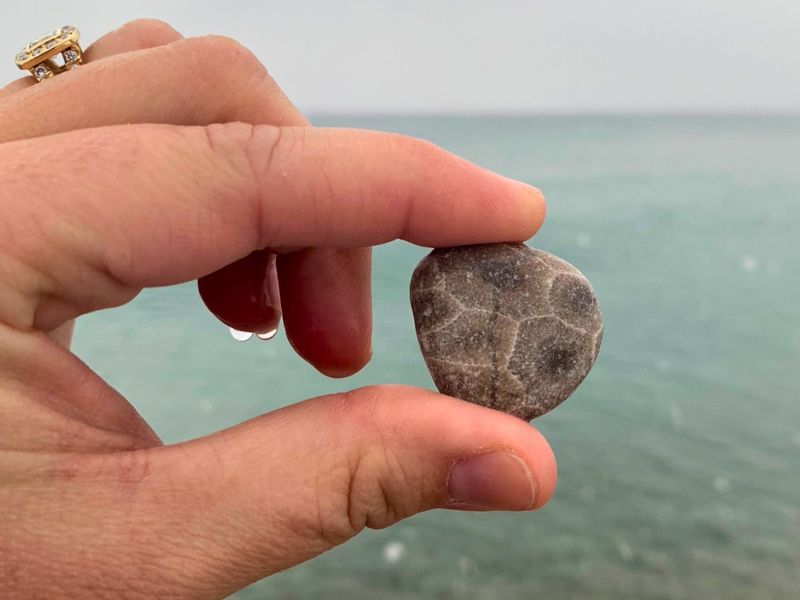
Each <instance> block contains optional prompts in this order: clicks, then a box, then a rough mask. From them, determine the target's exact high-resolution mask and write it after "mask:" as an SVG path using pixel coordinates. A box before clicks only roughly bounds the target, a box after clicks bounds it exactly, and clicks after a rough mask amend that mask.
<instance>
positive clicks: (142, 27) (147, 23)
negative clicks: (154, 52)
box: [119, 19, 182, 48]
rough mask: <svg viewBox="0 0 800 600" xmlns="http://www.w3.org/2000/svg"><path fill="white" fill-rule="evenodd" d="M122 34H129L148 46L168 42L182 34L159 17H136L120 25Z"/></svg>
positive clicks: (144, 45)
mask: <svg viewBox="0 0 800 600" xmlns="http://www.w3.org/2000/svg"><path fill="white" fill-rule="evenodd" d="M119 31H120V32H121V33H122V34H124V35H131V36H133V37H135V38H137V39H138V40H139V45H140V46H142V47H144V48H148V47H152V46H160V45H163V44H168V43H170V42H174V41H175V40H177V39H180V38H181V37H182V36H181V34H180V33H178V32H177V31H176V30H175V29H174V28H173V27H172V25H170V24H169V23H167V22H166V21H162V20H160V19H136V20H134V21H129V22H128V23H125V25H123V26H122V27H120V29H119Z"/></svg>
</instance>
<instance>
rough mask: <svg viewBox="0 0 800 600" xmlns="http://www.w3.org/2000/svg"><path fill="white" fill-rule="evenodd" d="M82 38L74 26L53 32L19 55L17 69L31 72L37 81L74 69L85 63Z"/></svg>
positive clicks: (67, 26)
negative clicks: (81, 43) (80, 41)
mask: <svg viewBox="0 0 800 600" xmlns="http://www.w3.org/2000/svg"><path fill="white" fill-rule="evenodd" d="M80 37H81V34H80V32H79V31H78V30H77V29H76V28H75V27H73V26H72V25H65V26H64V27H60V28H59V29H56V30H55V31H51V32H50V33H48V34H47V35H45V36H43V37H40V38H39V39H38V40H36V41H35V42H31V43H30V44H28V45H27V46H25V48H23V49H22V50H21V51H20V52H19V53H18V54H17V57H16V63H17V67H19V68H20V69H22V70H23V71H30V72H31V75H33V76H34V77H35V78H36V80H37V81H44V80H45V79H49V78H50V77H53V76H55V75H58V74H59V73H64V72H65V71H69V70H71V69H74V68H75V67H77V66H78V65H80V64H82V63H83V50H81V45H80V44H79V43H78V40H79V39H80Z"/></svg>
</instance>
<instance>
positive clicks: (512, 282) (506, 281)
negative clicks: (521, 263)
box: [477, 260, 525, 290]
mask: <svg viewBox="0 0 800 600" xmlns="http://www.w3.org/2000/svg"><path fill="white" fill-rule="evenodd" d="M477 271H478V273H479V274H480V276H481V278H483V280H484V281H485V282H487V283H490V284H492V285H493V286H494V287H496V288H498V289H501V290H513V289H515V288H518V287H519V286H520V285H521V284H522V282H523V281H525V275H524V274H523V273H521V272H520V271H519V269H518V268H517V265H516V263H512V262H510V261H502V262H501V261H499V260H489V261H484V262H480V263H478V265H477Z"/></svg>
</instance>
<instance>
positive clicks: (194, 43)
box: [188, 35, 267, 77]
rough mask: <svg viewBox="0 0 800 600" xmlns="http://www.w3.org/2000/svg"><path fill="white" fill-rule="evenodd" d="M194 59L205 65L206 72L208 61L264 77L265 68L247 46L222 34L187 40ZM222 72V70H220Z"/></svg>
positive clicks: (229, 69)
mask: <svg viewBox="0 0 800 600" xmlns="http://www.w3.org/2000/svg"><path fill="white" fill-rule="evenodd" d="M188 43H189V44H190V46H191V47H192V50H193V52H194V53H195V57H196V59H197V60H198V61H199V62H200V63H202V64H203V65H205V68H204V70H203V71H204V72H208V66H209V63H213V65H214V66H215V67H219V68H220V69H224V70H227V71H228V72H230V71H231V70H233V71H237V72H239V73H241V72H242V71H241V70H243V71H245V72H247V73H249V74H250V75H251V76H256V75H261V76H263V77H266V75H267V69H266V68H265V67H264V65H263V64H262V63H261V61H260V60H258V58H257V57H256V56H255V54H253V53H252V52H251V51H250V50H249V49H248V48H247V47H245V46H244V45H242V44H241V43H240V42H238V41H236V40H235V39H233V38H231V37H228V36H224V35H205V36H202V37H198V38H192V39H190V40H188ZM222 72H224V71H222Z"/></svg>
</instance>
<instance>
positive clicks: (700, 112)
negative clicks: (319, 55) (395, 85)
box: [304, 109, 800, 118]
mask: <svg viewBox="0 0 800 600" xmlns="http://www.w3.org/2000/svg"><path fill="white" fill-rule="evenodd" d="M304 112H305V113H307V114H309V115H321V116H332V117H339V116H341V117H509V118H513V117H615V116H619V117H800V109H792V110H789V109H786V110H773V109H668V110H667V109H664V110H658V109H653V110H649V109H648V110H625V109H601V110H548V109H531V110H496V109H487V110H481V109H475V110H463V109H456V110H452V111H448V110H442V109H431V110H395V109H364V110H358V109H304Z"/></svg>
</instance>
